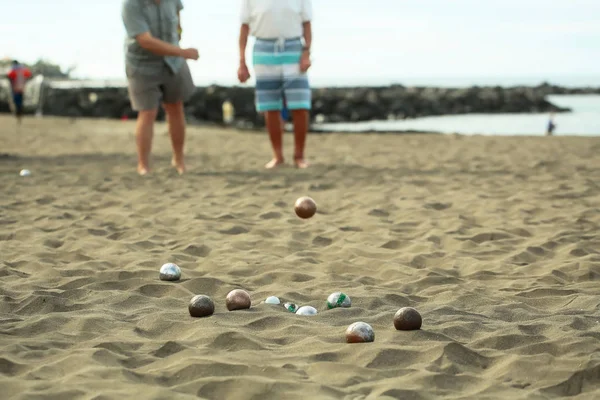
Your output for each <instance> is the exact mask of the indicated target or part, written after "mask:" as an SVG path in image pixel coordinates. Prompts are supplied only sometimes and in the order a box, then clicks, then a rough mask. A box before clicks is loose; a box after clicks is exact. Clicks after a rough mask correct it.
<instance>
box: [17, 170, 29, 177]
mask: <svg viewBox="0 0 600 400" xmlns="http://www.w3.org/2000/svg"><path fill="white" fill-rule="evenodd" d="M19 175H21V176H30V175H31V171H30V170H28V169H22V170H21V172H19Z"/></svg>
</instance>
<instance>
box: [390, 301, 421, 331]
mask: <svg viewBox="0 0 600 400" xmlns="http://www.w3.org/2000/svg"><path fill="white" fill-rule="evenodd" d="M422 324H423V319H422V318H421V314H419V312H418V311H417V310H415V309H414V308H412V307H403V308H401V309H399V310H398V311H396V314H395V315H394V327H395V328H396V329H397V330H399V331H413V330H417V329H421V325H422Z"/></svg>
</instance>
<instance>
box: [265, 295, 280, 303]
mask: <svg viewBox="0 0 600 400" xmlns="http://www.w3.org/2000/svg"><path fill="white" fill-rule="evenodd" d="M265 303H267V304H281V301H280V300H279V297H276V296H269V297H267V299H266V300H265Z"/></svg>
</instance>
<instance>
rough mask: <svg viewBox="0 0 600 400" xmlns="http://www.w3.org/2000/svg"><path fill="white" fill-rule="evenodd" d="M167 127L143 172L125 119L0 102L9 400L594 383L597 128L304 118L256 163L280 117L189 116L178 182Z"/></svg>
mask: <svg viewBox="0 0 600 400" xmlns="http://www.w3.org/2000/svg"><path fill="white" fill-rule="evenodd" d="M165 131H166V128H165V126H164V124H159V125H157V130H156V138H155V143H154V152H153V159H152V160H153V167H154V171H153V173H152V174H151V175H150V176H147V177H139V176H137V174H136V173H135V148H134V138H133V122H122V121H105V120H78V121H76V122H75V123H71V122H70V121H69V120H67V119H60V118H44V119H28V120H26V121H25V123H24V125H23V127H22V128H21V130H20V132H19V133H16V132H15V123H14V121H13V120H12V119H11V118H9V117H8V116H0V153H2V154H3V155H2V156H0V177H1V178H0V179H1V180H0V187H1V191H0V193H1V196H0V254H1V259H0V279H1V285H0V295H1V296H2V301H1V303H0V304H1V308H0V349H1V350H0V383H1V384H2V391H3V393H4V394H3V398H6V399H9V398H10V399H97V400H100V399H123V398H137V397H139V398H144V399H196V398H204V399H225V398H226V399H439V398H444V399H474V398H476V399H552V398H558V397H563V396H570V398H574V399H595V398H600V297H599V290H600V231H599V226H600V156H599V154H600V139H599V138H590V137H588V138H577V137H512V138H511V137H480V136H473V137H463V136H442V135H385V134H368V135H367V134H362V135H361V134H326V135H311V136H310V137H309V140H308V152H307V156H308V159H309V161H311V162H312V163H313V166H312V167H311V168H309V169H307V170H297V169H294V168H292V167H287V168H281V169H277V170H275V171H266V170H264V169H263V168H262V166H263V165H264V163H265V162H266V161H268V160H269V156H270V149H269V143H268V139H267V136H266V134H262V133H249V132H240V131H235V130H227V129H218V128H198V127H193V128H190V129H189V132H188V133H189V135H188V143H187V156H188V159H187V163H188V168H189V172H188V173H187V174H185V175H183V176H181V177H180V176H178V175H177V173H176V172H175V170H173V169H172V168H171V167H170V165H169V161H170V146H169V139H168V137H167V136H166V134H165ZM285 143H286V155H287V156H288V162H291V161H292V158H291V151H292V136H291V135H290V134H287V135H286V137H285ZM22 168H27V169H29V170H31V172H32V175H31V176H29V177H20V176H19V171H20V170H21V169H22ZM304 195H307V196H311V197H312V198H313V199H315V201H316V202H317V204H318V212H317V214H316V215H315V216H314V217H313V218H312V219H309V220H301V219H299V218H298V217H296V215H295V214H294V211H293V205H294V202H295V200H296V199H297V198H298V197H300V196H304ZM166 262H175V263H177V264H178V265H179V266H180V267H181V269H182V271H183V276H182V279H181V281H179V282H163V281H160V280H159V279H158V271H159V268H160V266H161V265H162V264H163V263H166ZM236 288H242V289H244V290H246V291H248V292H249V293H250V294H251V297H252V302H253V305H252V308H251V309H250V310H238V311H233V312H229V311H227V309H226V307H225V297H226V295H227V293H228V292H229V291H230V290H233V289H236ZM334 291H343V292H345V293H347V294H348V295H349V296H350V297H351V299H352V307H351V308H349V309H333V310H327V307H326V303H325V302H326V299H327V296H328V295H329V294H330V293H332V292H334ZM196 294H205V295H208V296H211V297H212V299H213V300H214V302H215V313H214V315H212V316H210V317H207V318H192V317H191V316H190V315H189V313H188V309H187V306H188V302H189V300H190V299H191V298H192V297H193V296H194V295H196ZM271 295H275V296H279V297H280V298H281V299H283V300H285V301H291V302H294V303H298V304H299V305H312V306H314V307H315V308H317V309H318V310H319V314H318V315H317V316H312V317H308V316H305V317H303V316H297V315H294V314H291V313H288V312H287V311H286V310H284V309H283V307H281V306H273V305H267V304H264V300H265V299H266V298H267V297H268V296H271ZM405 306H411V307H415V308H416V309H417V310H419V312H420V313H421V315H422V317H423V326H422V328H421V330H418V331H409V332H401V331H396V330H395V329H394V325H393V316H394V313H395V312H396V311H397V310H398V309H399V308H401V307H405ZM356 321H363V322H367V323H369V324H370V325H371V326H372V327H373V328H374V330H375V342H374V343H367V344H347V343H345V338H344V331H345V329H346V327H347V326H348V325H350V324H351V323H353V322H356Z"/></svg>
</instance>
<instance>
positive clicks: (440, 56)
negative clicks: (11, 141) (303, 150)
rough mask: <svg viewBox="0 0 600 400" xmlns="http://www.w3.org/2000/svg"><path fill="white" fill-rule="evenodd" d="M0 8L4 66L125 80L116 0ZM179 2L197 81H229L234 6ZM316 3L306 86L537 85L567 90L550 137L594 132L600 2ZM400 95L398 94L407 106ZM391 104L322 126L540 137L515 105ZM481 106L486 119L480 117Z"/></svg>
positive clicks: (597, 128)
mask: <svg viewBox="0 0 600 400" xmlns="http://www.w3.org/2000/svg"><path fill="white" fill-rule="evenodd" d="M0 4H1V9H2V14H3V15H4V20H3V21H2V23H1V24H0V57H2V56H3V57H4V61H3V65H4V66H7V65H8V64H9V62H10V60H12V59H18V60H19V61H21V62H23V63H26V64H28V65H30V66H31V65H35V64H36V62H37V63H38V70H41V69H43V68H46V73H45V75H47V76H48V75H52V74H55V75H60V74H61V73H62V74H64V75H68V76H69V77H70V78H75V79H86V80H88V79H92V80H110V81H111V82H112V83H111V84H115V85H116V84H117V83H115V82H124V78H125V76H124V53H123V40H124V34H125V33H124V28H123V24H122V21H121V4H122V1H121V0H102V1H93V0H88V1H86V2H82V1H76V0H56V1H49V0H20V1H19V2H14V1H8V0H1V1H0ZM184 6H185V9H184V10H183V13H182V25H183V36H182V43H181V44H182V46H184V47H188V46H189V47H197V48H198V49H199V51H200V60H199V61H198V62H190V67H191V70H192V74H193V77H194V79H195V82H196V84H197V85H198V86H199V87H206V86H210V85H215V84H216V85H223V86H233V85H237V84H238V83H237V79H236V70H237V66H238V53H237V37H238V32H239V13H240V1H238V0H220V1H191V0H188V1H184ZM313 7H314V21H313V32H314V45H313V67H312V69H311V71H310V78H311V82H312V84H313V86H314V87H327V88H330V87H372V86H388V85H393V84H396V85H403V86H406V87H410V86H427V87H434V88H469V87H473V86H486V87H498V86H499V87H503V88H507V87H514V86H526V87H537V86H539V85H541V84H542V83H544V82H546V83H549V84H551V85H556V86H559V87H561V88H570V89H572V90H546V91H545V92H544V93H543V95H544V96H545V98H546V99H547V100H548V101H549V102H550V103H552V104H553V105H554V106H557V109H558V108H561V107H562V108H565V109H568V110H569V111H570V112H567V113H559V114H557V115H556V116H555V120H556V124H557V129H556V134H586V135H595V134H598V133H600V122H599V121H600V97H599V96H598V93H600V90H596V89H595V88H598V87H600V73H599V71H598V65H600V24H598V20H599V17H600V2H599V1H597V0H552V1H545V0H504V1H500V0H486V1H480V0H454V1H447V0H423V1H418V2H401V1H397V0H376V1H371V2H365V1H362V0H326V1H319V0H314V1H313ZM250 48H251V45H250V46H248V51H250ZM40 60H42V61H43V62H42V63H40ZM48 64H50V66H48ZM52 64H54V65H52ZM252 84H253V81H251V82H249V83H248V84H247V85H246V86H248V87H251V86H252ZM582 88H585V89H586V90H581V89H582ZM575 89H577V90H575ZM443 93H446V94H447V92H443ZM536 93H537V92H536ZM583 93H585V94H583ZM363 94H368V93H366V92H365V93H363ZM446 94H444V96H445V95H446ZM402 96H403V95H402V94H398V98H400V99H403V101H405V102H408V101H410V99H409V98H407V97H406V96H404V97H402ZM488 97H489V96H488ZM382 101H383V100H382ZM390 104H391V103H390ZM398 107H400V106H396V109H391V108H390V110H389V112H388V113H387V114H389V117H386V118H385V121H383V120H382V118H380V115H379V114H381V113H382V112H383V111H381V112H379V113H374V115H373V116H374V117H375V118H372V119H369V118H366V119H365V118H364V117H363V116H359V117H357V118H350V117H348V118H345V117H339V118H327V115H325V114H326V112H325V111H323V110H321V113H322V114H323V115H324V117H323V118H321V119H320V120H321V121H322V122H329V124H325V125H321V126H322V127H323V128H327V129H334V130H336V129H343V130H405V129H406V130H410V129H418V130H433V131H441V132H448V133H450V132H459V133H466V134H469V133H482V134H541V133H543V131H544V129H545V126H546V122H547V120H548V118H549V111H550V109H548V108H544V109H543V110H541V112H536V111H538V109H539V107H533V108H531V107H528V109H527V110H522V111H523V112H525V113H526V114H527V115H519V116H518V117H517V116H514V115H512V114H514V113H513V112H512V110H511V112H510V113H503V112H502V111H503V108H499V109H498V110H497V112H496V111H494V109H490V108H489V107H488V108H485V107H484V108H482V109H481V110H478V108H477V107H470V108H469V109H466V110H462V111H460V112H451V109H449V111H444V110H443V109H442V110H441V111H439V112H433V111H432V112H428V111H423V112H421V111H419V110H420V109H419V110H417V111H416V112H412V113H411V111H410V109H408V108H406V107H404V108H402V109H401V112H400V111H398ZM237 108H239V107H237ZM388 108H389V107H388ZM429 108H432V107H429ZM433 108H435V107H433ZM438 108H439V107H438ZM442 108H444V107H442ZM492 108H493V107H492ZM488 109H489V111H492V112H491V113H493V114H494V116H493V117H492V116H490V115H488V113H486V112H485V111H487V110H488ZM504 109H507V108H506V107H504ZM434 111H435V110H434ZM481 111H483V112H481ZM338 114H339V115H342V114H343V113H342V112H339V113H338ZM450 114H452V115H450ZM407 117H409V118H407ZM373 119H375V121H373ZM332 122H335V124H332ZM339 123H342V125H339Z"/></svg>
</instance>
